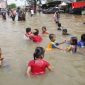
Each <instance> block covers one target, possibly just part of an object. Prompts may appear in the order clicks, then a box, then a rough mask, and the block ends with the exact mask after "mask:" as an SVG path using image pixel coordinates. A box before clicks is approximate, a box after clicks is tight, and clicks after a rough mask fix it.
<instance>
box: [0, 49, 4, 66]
mask: <svg viewBox="0 0 85 85" xmlns="http://www.w3.org/2000/svg"><path fill="white" fill-rule="evenodd" d="M1 55H2V51H1V48H0V66H2V63H3V59H4V58H3V57H2V56H1Z"/></svg>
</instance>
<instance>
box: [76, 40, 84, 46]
mask: <svg viewBox="0 0 85 85" xmlns="http://www.w3.org/2000/svg"><path fill="white" fill-rule="evenodd" d="M77 45H78V46H79V47H81V48H83V47H85V42H83V41H79V42H78V43H77Z"/></svg>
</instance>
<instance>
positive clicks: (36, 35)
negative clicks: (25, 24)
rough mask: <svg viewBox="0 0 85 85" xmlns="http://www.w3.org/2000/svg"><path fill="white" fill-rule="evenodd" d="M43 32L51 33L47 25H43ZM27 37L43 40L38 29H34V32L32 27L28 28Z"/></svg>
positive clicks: (37, 41)
mask: <svg viewBox="0 0 85 85" xmlns="http://www.w3.org/2000/svg"><path fill="white" fill-rule="evenodd" d="M42 34H49V33H48V32H47V29H46V27H45V26H43V27H42ZM25 39H27V40H32V41H33V42H35V43H40V42H41V41H42V36H41V35H40V34H39V30H38V29H34V30H33V32H32V31H31V28H26V34H25Z"/></svg>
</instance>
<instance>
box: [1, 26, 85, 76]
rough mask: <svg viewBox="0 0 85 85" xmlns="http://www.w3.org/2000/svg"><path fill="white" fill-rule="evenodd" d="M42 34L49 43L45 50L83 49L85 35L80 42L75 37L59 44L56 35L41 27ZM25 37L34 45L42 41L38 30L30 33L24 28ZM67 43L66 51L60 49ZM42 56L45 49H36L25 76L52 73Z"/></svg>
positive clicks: (74, 50) (28, 29)
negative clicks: (47, 71) (45, 35)
mask: <svg viewBox="0 0 85 85" xmlns="http://www.w3.org/2000/svg"><path fill="white" fill-rule="evenodd" d="M42 34H48V35H49V39H50V43H49V44H48V46H47V48H49V49H56V48H57V49H60V50H66V51H72V52H73V53H76V52H77V46H79V47H81V48H83V47H85V34H82V35H81V40H80V41H78V39H77V37H71V38H70V40H69V41H68V40H65V41H63V42H61V43H58V42H56V35H55V34H49V33H48V32H47V29H46V27H45V26H43V27H42ZM25 37H26V38H27V39H29V40H32V41H33V42H35V43H39V42H41V41H42V36H41V35H39V30H38V29H34V30H33V32H32V31H31V28H26V34H25ZM66 42H68V43H69V46H68V47H67V48H66V49H63V48H61V47H60V45H61V44H63V43H66ZM1 54H2V52H1V48H0V66H1V65H2V63H3V57H2V56H1ZM44 54H45V49H44V48H43V47H36V49H35V51H34V54H33V57H34V59H33V60H31V61H29V62H28V67H27V75H28V76H30V75H42V74H45V73H46V69H48V70H49V71H52V67H51V65H50V64H49V62H47V61H46V60H44V59H43V58H44Z"/></svg>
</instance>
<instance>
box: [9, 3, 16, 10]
mask: <svg viewBox="0 0 85 85" xmlns="http://www.w3.org/2000/svg"><path fill="white" fill-rule="evenodd" d="M8 8H10V9H13V8H16V4H15V3H12V4H10V5H8Z"/></svg>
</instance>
